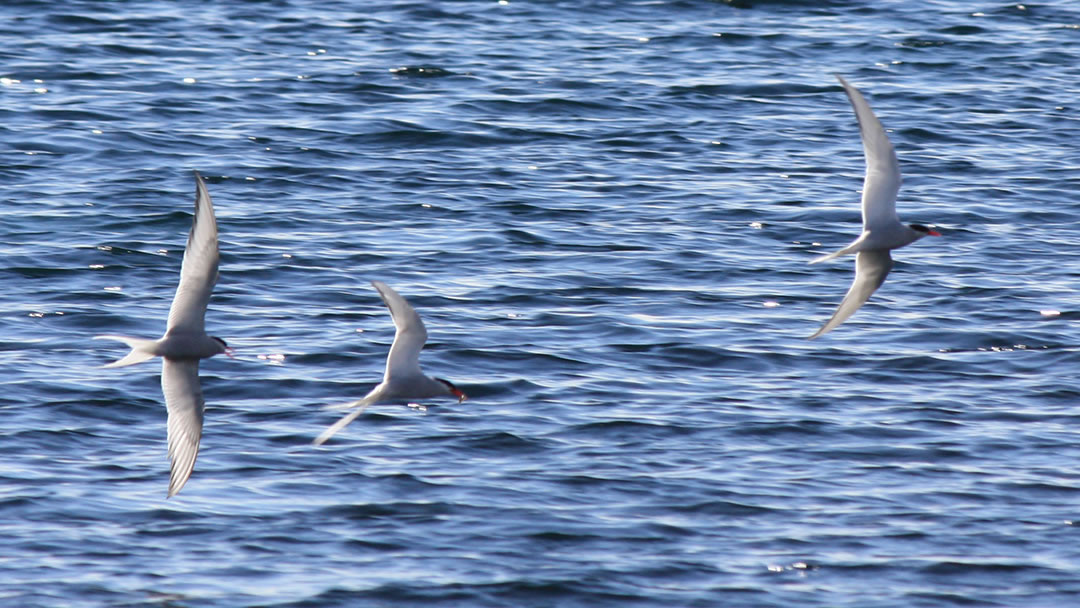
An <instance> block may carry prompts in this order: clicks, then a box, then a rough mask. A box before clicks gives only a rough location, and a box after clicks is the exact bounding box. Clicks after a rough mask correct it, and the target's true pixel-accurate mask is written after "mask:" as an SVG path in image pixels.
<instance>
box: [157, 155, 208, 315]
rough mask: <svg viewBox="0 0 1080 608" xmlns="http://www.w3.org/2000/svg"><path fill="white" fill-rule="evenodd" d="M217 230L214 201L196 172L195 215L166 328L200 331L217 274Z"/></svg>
mask: <svg viewBox="0 0 1080 608" xmlns="http://www.w3.org/2000/svg"><path fill="white" fill-rule="evenodd" d="M219 257H220V255H219V253H218V231H217V220H215V219H214V204H213V203H212V202H211V201H210V193H209V192H208V191H207V190H206V184H205V183H204V182H203V178H202V176H201V175H199V174H198V172H196V173H195V217H194V219H193V220H192V222H191V232H190V233H189V234H188V240H187V247H186V248H184V261H183V263H182V264H181V266H180V284H179V285H178V286H177V287H176V295H175V296H174V297H173V301H172V307H171V308H169V323H168V325H167V327H166V331H167V332H168V331H172V330H173V329H180V330H183V331H195V332H202V331H203V329H204V323H203V319H204V317H205V315H206V305H207V304H208V303H209V302H210V294H211V292H213V291H214V283H216V282H217V277H218V259H219Z"/></svg>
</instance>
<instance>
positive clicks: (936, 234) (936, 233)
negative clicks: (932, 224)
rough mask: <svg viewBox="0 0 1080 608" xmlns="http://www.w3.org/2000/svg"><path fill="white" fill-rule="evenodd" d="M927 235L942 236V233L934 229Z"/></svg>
mask: <svg viewBox="0 0 1080 608" xmlns="http://www.w3.org/2000/svg"><path fill="white" fill-rule="evenodd" d="M926 234H929V235H930V236H941V233H940V232H938V231H937V230H934V229H930V230H929V231H928V232H927V233H926Z"/></svg>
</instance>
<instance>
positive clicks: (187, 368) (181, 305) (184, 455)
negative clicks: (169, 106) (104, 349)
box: [94, 172, 232, 497]
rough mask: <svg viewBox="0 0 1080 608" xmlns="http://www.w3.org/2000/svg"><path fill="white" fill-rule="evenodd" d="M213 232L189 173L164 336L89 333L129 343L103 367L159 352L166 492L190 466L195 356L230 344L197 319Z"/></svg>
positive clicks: (207, 286)
mask: <svg viewBox="0 0 1080 608" xmlns="http://www.w3.org/2000/svg"><path fill="white" fill-rule="evenodd" d="M219 257H220V256H219V254H218V232H217V221H216V220H215V219H214V205H213V203H212V202H211V201H210V193H209V192H207V190H206V184H205V183H204V182H203V179H202V176H201V175H199V173H198V172H195V217H194V220H193V221H192V223H191V232H190V233H189V234H188V240H187V247H186V248H185V249H184V261H183V262H182V263H181V265H180V284H179V285H178V286H177V287H176V295H175V296H174V297H173V301H172V307H170V308H169V320H168V323H167V324H166V326H165V335H164V336H162V337H160V338H158V339H157V340H149V339H145V338H130V337H127V336H113V335H107V336H94V339H101V340H119V341H120V342H123V343H125V344H127V345H128V346H129V347H131V352H129V353H128V354H127V355H126V356H125V357H124V358H122V359H120V360H119V361H114V362H113V363H110V364H108V365H106V366H105V367H124V366H127V365H134V364H136V363H141V362H143V361H146V360H147V359H151V358H153V357H161V390H162V392H163V393H164V394H165V405H166V408H167V409H168V412H169V422H168V436H169V459H170V460H171V461H172V466H171V472H170V475H169V493H168V496H169V497H172V496H174V495H176V493H177V492H179V491H180V489H181V488H183V487H184V484H185V483H187V480H188V478H189V477H190V476H191V471H192V469H193V468H194V467H195V457H196V456H198V454H199V439H200V437H201V436H202V427H203V409H204V405H205V404H204V402H203V396H202V388H201V387H200V386H199V359H205V358H207V357H213V356H214V355H217V354H220V353H225V354H227V355H229V356H232V349H231V348H230V347H229V346H228V345H227V344H225V341H224V340H222V339H221V338H218V337H215V336H208V335H206V331H205V329H204V323H203V319H204V317H205V315H206V305H207V303H208V302H209V301H210V293H211V292H212V291H213V290H214V283H216V282H217V278H218V259H219Z"/></svg>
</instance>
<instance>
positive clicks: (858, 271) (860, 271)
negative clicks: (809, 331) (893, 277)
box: [810, 249, 893, 340]
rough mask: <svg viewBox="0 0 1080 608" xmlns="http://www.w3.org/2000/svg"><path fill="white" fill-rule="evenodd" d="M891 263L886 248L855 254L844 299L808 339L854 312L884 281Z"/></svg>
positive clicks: (825, 331) (835, 324)
mask: <svg viewBox="0 0 1080 608" xmlns="http://www.w3.org/2000/svg"><path fill="white" fill-rule="evenodd" d="M892 265H893V263H892V256H890V255H889V250H888V249H872V250H870V251H860V252H859V253H857V254H855V280H854V281H853V282H852V283H851V287H850V288H849V289H848V292H847V295H846V296H844V301H843V302H840V307H839V308H837V309H836V312H834V313H833V316H832V318H831V319H829V321H828V322H827V323H825V325H823V326H821V329H819V330H817V333H815V334H814V335H812V336H810V339H811V340H813V339H814V338H816V337H818V336H820V335H822V334H825V333H828V332H830V331H832V329H833V328H834V327H836V326H837V325H840V324H841V323H843V322H844V321H846V320H847V319H848V317H850V316H851V315H853V314H855V311H857V310H859V308H861V307H862V305H863V304H865V303H866V301H867V300H869V299H870V296H871V295H873V293H874V292H875V291H877V288H878V287H881V284H882V283H884V282H885V277H887V276H889V271H890V270H892Z"/></svg>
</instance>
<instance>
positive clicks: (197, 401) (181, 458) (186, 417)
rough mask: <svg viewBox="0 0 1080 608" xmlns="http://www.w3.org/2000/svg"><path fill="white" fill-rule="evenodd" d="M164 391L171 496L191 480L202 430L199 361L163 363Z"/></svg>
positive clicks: (166, 361) (162, 386)
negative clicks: (170, 466)
mask: <svg viewBox="0 0 1080 608" xmlns="http://www.w3.org/2000/svg"><path fill="white" fill-rule="evenodd" d="M161 390H162V392H164V393H165V405H166V406H167V407H168V409H169V460H171V461H172V468H171V471H172V472H171V474H170V476H169V496H173V495H175V494H176V493H177V492H179V491H180V488H182V487H184V484H185V483H187V480H188V477H191V470H192V469H193V468H194V467H195V457H196V456H198V455H199V438H200V437H202V427H203V397H202V388H201V387H200V386H199V360H198V359H164V358H163V359H162V364H161Z"/></svg>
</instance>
